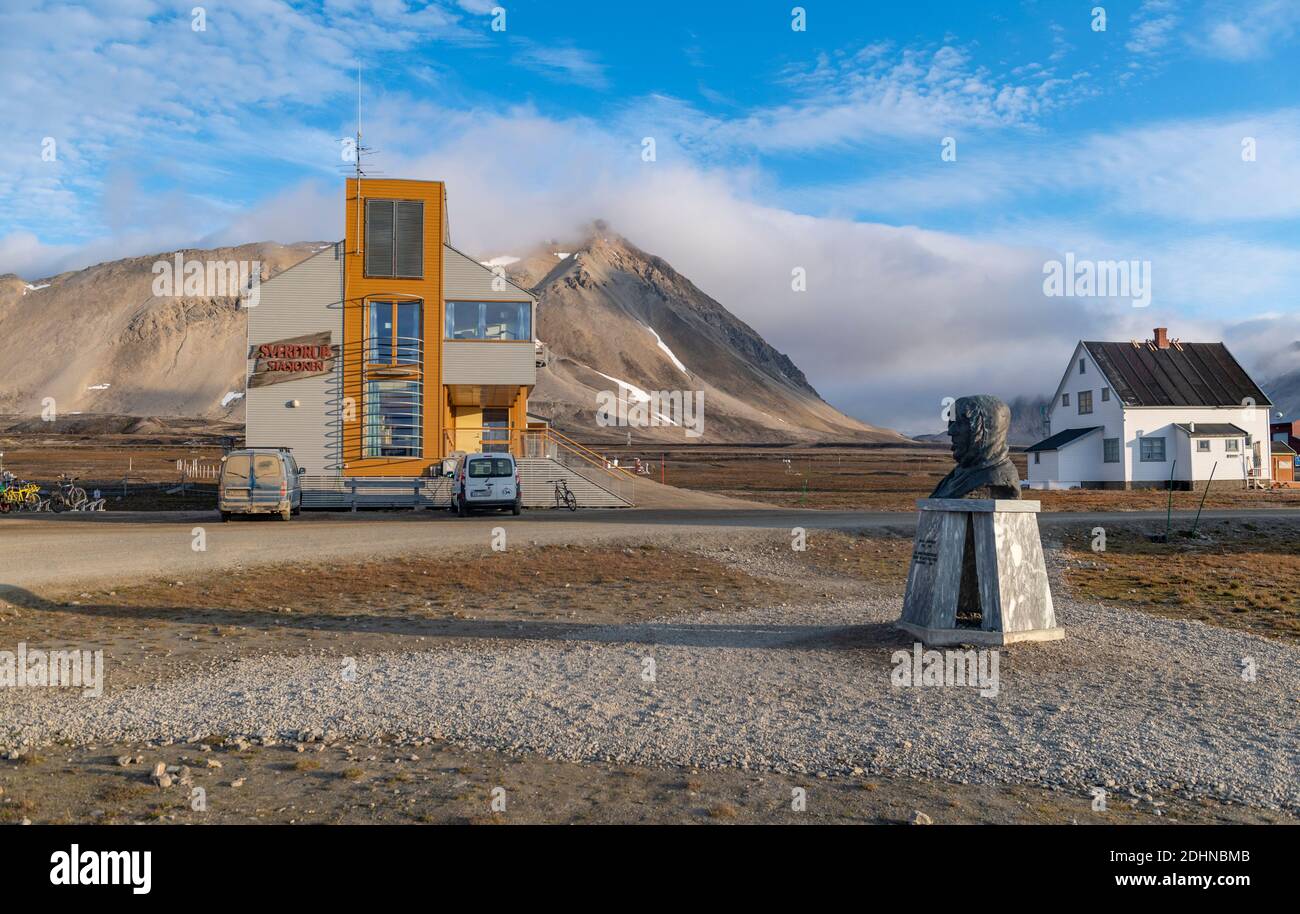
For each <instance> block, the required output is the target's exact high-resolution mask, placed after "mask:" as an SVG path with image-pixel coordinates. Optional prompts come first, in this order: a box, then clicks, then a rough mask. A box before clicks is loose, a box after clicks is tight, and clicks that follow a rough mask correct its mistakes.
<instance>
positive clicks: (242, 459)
mask: <svg viewBox="0 0 1300 914" xmlns="http://www.w3.org/2000/svg"><path fill="white" fill-rule="evenodd" d="M252 478H253V477H252V463H251V461H250V459H249V455H248V454H231V455H230V456H229V457H227V458H226V459H225V462H224V463H222V465H221V507H222V510H223V511H229V510H232V509H233V510H238V509H239V508H241V507H244V506H246V505H248V504H249V502H250V498H249V491H250V489H251V487H252Z"/></svg>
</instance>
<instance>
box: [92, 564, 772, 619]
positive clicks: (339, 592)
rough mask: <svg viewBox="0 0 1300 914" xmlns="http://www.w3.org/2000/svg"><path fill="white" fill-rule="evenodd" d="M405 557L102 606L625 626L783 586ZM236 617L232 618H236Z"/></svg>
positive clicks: (296, 568) (241, 579) (149, 592)
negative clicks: (573, 619) (571, 620)
mask: <svg viewBox="0 0 1300 914" xmlns="http://www.w3.org/2000/svg"><path fill="white" fill-rule="evenodd" d="M485 553H486V554H483V555H463V554H462V555H458V556H457V557H456V560H455V561H448V559H447V557H446V556H408V557H403V558H393V559H388V560H385V561H382V562H368V563H360V564H346V565H340V564H323V563H322V564H307V565H285V566H271V567H258V568H253V569H248V570H242V571H241V570H234V571H223V572H221V573H220V574H213V575H209V576H203V577H199V578H194V579H191V580H189V581H186V582H185V585H184V587H183V589H182V588H179V587H177V586H176V585H175V583H174V582H172V581H167V580H155V581H150V582H146V583H143V584H139V585H131V586H121V587H119V588H118V589H117V590H116V592H115V593H114V594H113V595H111V596H110V595H105V596H103V597H101V598H99V599H97V601H96V603H97V605H102V606H111V607H137V608H167V607H177V606H178V603H181V602H183V605H184V607H185V610H186V612H187V613H193V612H194V611H195V610H203V609H207V610H210V611H211V612H213V613H222V614H229V615H232V616H234V617H236V618H237V617H238V616H239V614H240V613H241V612H257V613H259V614H262V613H275V614H285V610H286V609H288V610H290V611H291V612H290V613H289V614H290V615H297V614H307V613H310V614H317V615H320V616H321V618H320V620H319V621H320V624H321V625H322V626H325V627H327V626H329V625H330V624H332V623H331V618H332V619H334V620H336V621H338V620H347V619H348V618H351V617H354V616H365V615H377V616H386V615H392V614H398V615H401V616H402V617H404V618H416V619H419V618H440V617H441V618H446V617H450V618H456V619H505V618H512V619H513V618H519V619H523V618H538V617H542V618H548V619H550V618H556V617H563V618H566V619H567V618H570V616H571V614H572V616H574V617H577V618H578V619H580V620H581V621H584V622H606V621H611V622H613V621H627V620H630V619H638V618H644V617H647V616H649V615H652V614H664V613H667V614H671V613H674V612H678V611H688V612H695V611H699V610H700V609H704V608H714V609H718V608H738V607H740V606H741V605H746V604H752V603H753V602H755V601H757V600H759V599H765V600H766V599H771V598H772V597H773V596H780V591H781V587H780V586H779V585H774V584H773V583H771V582H769V581H759V580H757V579H755V578H753V577H751V576H750V575H748V574H746V573H745V572H743V571H741V570H739V569H736V568H732V567H729V566H726V565H723V564H721V563H719V562H716V561H713V560H711V559H708V558H704V557H701V556H695V555H689V554H686V553H682V552H676V551H673V550H670V549H664V548H661V547H658V546H641V547H638V548H631V547H624V548H616V547H596V546H593V547H581V546H571V547H568V546H547V547H521V548H515V549H511V550H509V551H508V552H505V553H494V552H488V551H487V550H486V548H485ZM230 621H233V620H230Z"/></svg>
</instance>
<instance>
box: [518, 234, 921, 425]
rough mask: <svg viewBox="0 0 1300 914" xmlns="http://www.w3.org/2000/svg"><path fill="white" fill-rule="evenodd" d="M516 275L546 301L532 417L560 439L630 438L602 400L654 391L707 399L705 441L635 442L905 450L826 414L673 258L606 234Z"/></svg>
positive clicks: (795, 373)
mask: <svg viewBox="0 0 1300 914" xmlns="http://www.w3.org/2000/svg"><path fill="white" fill-rule="evenodd" d="M506 271H507V274H508V275H510V276H511V278H512V279H514V280H515V281H516V282H518V283H520V284H521V285H525V286H526V287H531V289H532V291H533V292H534V293H535V294H536V295H537V296H538V298H539V304H538V337H539V338H540V339H541V340H542V341H543V342H545V343H546V344H547V346H548V348H549V351H550V362H549V364H548V365H547V367H546V368H545V369H544V370H543V371H542V372H541V373H540V376H539V378H538V385H537V390H536V392H535V394H534V397H533V399H532V400H531V401H530V409H531V410H532V411H533V412H535V413H538V414H541V415H544V416H546V417H548V418H551V419H552V421H554V422H556V424H557V425H558V426H559V427H560V428H561V429H563V428H572V429H577V430H579V431H580V432H581V433H582V434H583V436H584V437H586V438H591V439H602V438H604V439H608V440H620V439H621V440H626V434H627V429H622V428H608V427H602V426H601V425H600V424H599V423H598V421H597V402H598V401H597V397H598V395H599V394H600V393H601V392H602V391H608V392H609V393H610V394H613V395H618V394H619V393H620V392H621V393H622V394H623V396H624V397H625V398H626V399H628V400H629V401H630V402H632V401H635V400H637V399H639V398H642V397H644V396H645V395H646V394H648V393H650V392H653V391H683V392H687V391H691V392H693V391H702V392H703V404H704V424H703V433H704V434H703V437H702V438H700V439H692V438H686V437H685V436H684V431H683V428H681V427H677V426H672V425H667V424H665V425H663V426H660V427H657V428H636V429H633V430H632V436H633V440H634V441H645V440H662V441H682V440H686V441H691V440H703V441H746V442H758V441H762V442H797V441H815V440H836V441H894V442H897V441H903V440H906V439H904V438H903V437H902V436H901V435H898V434H897V433H895V432H892V431H889V430H887V429H878V428H875V427H873V426H870V425H867V424H865V423H862V422H859V421H858V420H856V419H851V418H849V417H848V416H845V415H844V414H843V413H840V412H839V411H838V410H836V409H835V408H834V407H832V406H830V405H829V404H827V403H826V402H825V401H823V400H822V399H821V397H820V396H818V394H817V391H816V390H814V389H813V387H812V385H811V384H809V383H808V379H807V378H806V377H805V376H804V373H803V372H802V371H800V370H799V368H798V367H797V366H796V365H795V364H794V363H793V362H791V361H790V359H789V358H788V357H787V356H785V355H784V354H782V353H781V352H779V351H777V350H776V349H775V348H773V347H772V346H771V345H770V344H769V343H768V342H767V341H766V340H764V339H763V338H762V337H761V336H759V334H758V333H757V332H755V331H754V329H753V328H752V327H750V326H749V325H747V324H745V323H744V322H743V321H741V320H740V319H738V318H737V317H736V316H735V315H733V314H732V313H731V312H730V311H728V310H727V309H726V308H725V307H723V306H722V305H721V304H720V303H718V302H717V301H715V300H714V299H712V298H710V297H709V296H708V295H706V294H705V293H704V292H702V291H701V290H700V289H699V288H697V287H696V286H695V284H694V283H692V282H691V281H690V280H689V279H687V278H686V277H684V276H682V275H681V274H680V273H678V272H677V271H676V270H674V269H673V268H672V266H670V265H669V264H668V263H667V262H666V261H664V260H663V259H662V258H659V257H656V256H654V255H652V254H647V253H646V252H645V251H642V250H640V249H639V248H637V247H636V246H635V245H633V244H632V243H631V242H629V241H628V240H627V239H625V238H623V237H621V236H619V235H617V234H615V233H613V232H611V231H609V230H608V229H607V228H605V227H604V226H600V225H598V226H597V227H596V229H595V230H594V232H593V233H592V234H591V235H590V236H589V237H588V238H586V239H585V240H584V241H582V242H581V243H579V244H577V245H567V246H563V245H551V246H548V248H547V249H544V250H542V251H540V252H534V253H533V254H531V255H530V256H528V257H525V258H523V259H521V260H519V261H516V262H514V263H511V264H510V265H509V266H507V267H506ZM666 418H672V417H666Z"/></svg>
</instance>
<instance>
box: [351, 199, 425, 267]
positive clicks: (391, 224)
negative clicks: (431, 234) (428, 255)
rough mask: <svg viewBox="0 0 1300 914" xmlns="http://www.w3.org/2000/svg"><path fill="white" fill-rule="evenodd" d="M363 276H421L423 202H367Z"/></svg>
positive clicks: (422, 263) (422, 265) (422, 264)
mask: <svg viewBox="0 0 1300 914" xmlns="http://www.w3.org/2000/svg"><path fill="white" fill-rule="evenodd" d="M365 251H366V275H367V276H395V277H402V278H406V279H423V278H424V203H422V202H421V201H419V200H367V201H366V237H365Z"/></svg>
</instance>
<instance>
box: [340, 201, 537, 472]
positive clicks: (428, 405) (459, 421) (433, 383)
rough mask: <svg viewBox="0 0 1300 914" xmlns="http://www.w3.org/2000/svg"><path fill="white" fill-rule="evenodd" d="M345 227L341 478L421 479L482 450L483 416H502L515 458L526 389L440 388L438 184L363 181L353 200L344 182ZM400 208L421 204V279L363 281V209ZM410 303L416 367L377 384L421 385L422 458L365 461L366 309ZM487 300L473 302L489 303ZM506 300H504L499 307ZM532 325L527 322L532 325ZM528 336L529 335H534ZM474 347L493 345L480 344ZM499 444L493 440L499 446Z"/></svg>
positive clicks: (442, 231)
mask: <svg viewBox="0 0 1300 914" xmlns="http://www.w3.org/2000/svg"><path fill="white" fill-rule="evenodd" d="M345 196H346V207H345V212H346V217H347V218H346V227H345V242H344V250H345V255H344V279H343V283H344V285H343V289H344V293H343V297H344V315H343V339H344V344H343V403H342V404H340V410H339V412H340V414H341V416H342V441H343V464H344V466H343V475H344V476H423V475H427V470H428V468H429V467H433V466H436V465H437V464H438V463H439V462H440V461H441V460H442V458H443V457H445V456H447V455H448V454H450V453H451V452H452V451H464V452H469V453H472V452H476V451H480V450H482V449H483V436H484V428H483V427H484V424H485V422H484V419H485V415H484V410H485V409H486V410H500V409H505V410H506V411H507V413H506V416H507V420H508V424H509V437H508V441H509V446H510V451H511V452H512V453H514V454H516V455H520V454H521V453H522V452H523V446H524V441H523V433H524V429H525V428H526V426H527V414H528V394H529V391H530V390H531V388H530V387H528V386H520V385H501V386H498V385H489V386H482V387H470V388H467V387H466V386H465V385H459V386H456V387H455V388H449V387H447V386H445V385H444V384H443V383H442V369H443V365H442V362H443V343H444V339H443V336H444V333H445V328H446V321H445V315H444V312H445V308H446V297H445V294H444V278H443V275H442V270H443V266H442V265H443V244H444V243H445V241H446V226H447V213H446V190H445V187H444V185H443V183H442V182H441V181H411V180H398V179H382V178H376V179H370V178H364V179H362V181H361V184H360V194H358V190H357V181H356V179H355V178H349V179H348V180H347V182H346V189H345ZM366 200H403V201H420V202H422V203H423V204H424V221H423V229H424V232H423V251H424V270H423V271H424V276H423V277H422V278H419V279H399V278H394V277H374V276H367V275H366V271H365V251H366V239H365V224H366V223H365V201H366ZM413 299H418V300H420V301H421V302H423V307H422V309H421V314H422V324H421V333H422V335H423V340H424V344H423V365H422V368H417V367H415V366H394V367H392V368H388V369H380V370H379V373H378V376H379V377H382V378H391V379H394V380H408V379H414V378H417V377H418V378H420V379H421V380H422V384H423V393H422V396H423V401H422V413H423V419H422V421H423V428H422V436H421V437H422V448H421V450H422V456H421V457H414V458H407V457H366V456H364V454H363V438H364V431H365V416H366V409H365V402H364V396H365V391H364V389H363V388H364V376H365V373H366V371H367V368H368V370H369V377H371V378H372V379H374V378H375V377H376V376H377V374H376V367H375V366H373V365H372V366H366V365H365V364H364V362H365V358H366V352H365V346H364V340H365V336H366V332H367V316H366V309H367V302H370V301H399V300H413ZM493 299H494V297H493V296H490V295H482V296H476V297H475V300H479V301H491V300H493ZM502 300H506V299H502ZM533 320H535V315H534V317H533ZM534 335H535V333H534ZM476 345H483V346H493V345H498V344H497V343H494V342H492V341H483V342H482V343H481V344H479V343H476ZM504 440H506V439H498V441H500V442H502V443H503V442H504Z"/></svg>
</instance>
